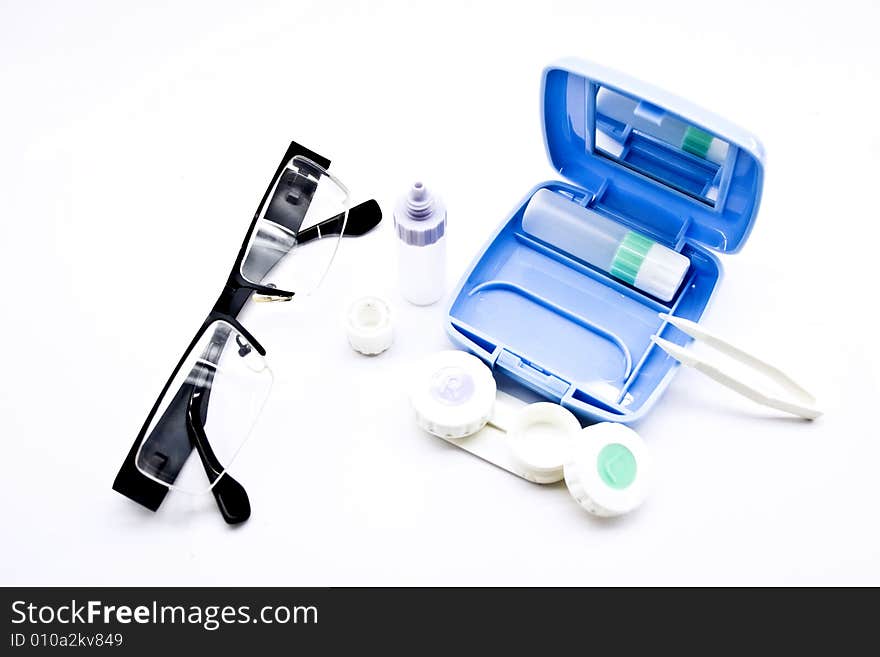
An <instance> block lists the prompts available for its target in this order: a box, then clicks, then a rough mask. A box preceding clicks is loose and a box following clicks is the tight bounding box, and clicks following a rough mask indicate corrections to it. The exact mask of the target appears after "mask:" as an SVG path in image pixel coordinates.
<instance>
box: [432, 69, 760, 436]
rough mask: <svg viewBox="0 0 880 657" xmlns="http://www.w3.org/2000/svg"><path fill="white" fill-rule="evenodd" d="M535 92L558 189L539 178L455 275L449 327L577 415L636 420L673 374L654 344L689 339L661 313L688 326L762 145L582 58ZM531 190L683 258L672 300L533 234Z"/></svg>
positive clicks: (727, 247)
mask: <svg viewBox="0 0 880 657" xmlns="http://www.w3.org/2000/svg"><path fill="white" fill-rule="evenodd" d="M541 98H542V110H541V116H542V121H543V124H544V138H545V144H546V147H547V152H548V155H549V157H550V161H551V162H552V164H553V166H554V167H555V168H556V169H557V170H558V171H559V172H560V173H561V174H562V175H563V176H564V177H565V178H566V179H567V181H568V182H565V181H559V180H557V181H548V182H544V183H540V184H538V185H537V186H535V187H534V188H533V189H532V190H531V191H529V192H528V193H527V194H526V195H525V197H523V198H522V199H521V200H520V201H519V203H518V204H517V205H516V206H515V208H514V209H513V210H512V212H511V213H510V214H509V216H508V217H507V219H506V220H504V221H503V222H502V223H501V225H500V226H499V227H498V229H497V230H496V232H495V233H494V234H493V235H492V236H491V237H490V238H489V241H488V242H487V244H486V246H485V247H484V248H483V250H482V251H481V252H480V253H479V254H478V255H477V257H476V258H475V259H474V262H473V263H472V265H471V267H470V269H469V270H468V271H467V272H466V273H465V275H464V276H463V277H462V279H461V281H460V283H459V285H458V289H457V290H456V292H455V294H454V296H453V301H452V304H451V306H450V309H449V321H448V323H447V327H446V328H447V331H448V333H449V335H450V337H451V338H452V340H453V342H455V343H457V344H458V345H459V346H461V347H462V348H464V349H467V350H468V351H470V352H472V353H474V354H476V355H477V356H479V357H480V358H482V359H483V360H484V361H485V362H486V363H487V364H489V365H490V366H491V367H492V368H493V369H494V370H495V371H496V372H500V373H504V374H506V375H509V376H510V377H512V378H513V379H514V380H515V381H517V382H519V383H521V384H524V385H525V386H527V387H529V388H531V389H533V390H535V391H536V392H538V393H539V394H541V395H543V396H544V397H546V398H548V399H551V400H554V401H557V402H559V403H561V404H562V405H563V406H564V407H566V408H568V409H569V410H571V411H573V412H574V413H575V414H576V415H578V416H579V417H581V418H582V419H587V420H600V421H615V422H633V421H636V420H637V419H639V418H640V417H642V416H643V415H644V414H645V413H646V412H647V411H648V410H649V409H650V408H651V406H652V405H653V404H654V402H656V400H657V399H658V398H659V396H660V394H661V393H662V391H663V390H664V389H665V387H666V386H667V385H668V383H669V382H670V381H671V379H672V376H673V375H674V374H675V372H676V371H677V369H678V363H677V361H675V359H673V358H671V357H670V356H668V355H667V354H666V353H665V352H664V351H662V350H661V349H659V348H658V347H656V346H655V345H654V344H653V342H652V340H651V338H652V336H654V335H659V336H661V337H663V338H665V339H667V340H670V341H672V342H674V343H676V344H681V345H684V344H686V343H687V342H689V341H690V338H689V337H688V336H687V335H685V334H684V333H682V332H681V331H679V330H678V329H676V328H674V327H673V326H671V325H669V324H667V323H665V322H664V321H663V320H661V319H660V317H659V313H668V314H671V315H674V316H677V317H683V318H686V319H690V320H693V321H698V320H699V319H700V317H701V316H702V314H703V312H704V311H705V309H706V307H707V305H708V303H709V301H710V299H711V297H712V295H713V294H714V292H715V289H716V287H717V285H718V283H719V281H720V279H721V265H720V263H719V262H718V259H717V258H716V257H715V255H714V254H713V253H712V252H711V251H710V250H708V248H711V249H716V250H719V251H725V252H735V251H737V250H738V249H740V248H741V247H742V245H743V243H744V242H745V240H746V238H747V237H748V234H749V232H750V230H751V228H752V224H753V223H754V220H755V216H756V214H757V211H758V205H759V203H760V197H761V188H762V183H763V170H764V167H763V150H762V148H761V146H760V144H759V143H758V141H757V140H756V139H755V138H754V137H752V136H750V135H749V134H748V133H746V132H744V131H743V130H741V129H739V128H737V127H736V126H733V125H732V124H730V123H728V122H726V121H724V120H723V119H721V118H718V117H716V116H714V115H712V114H710V113H708V112H706V111H704V110H701V109H699V108H697V107H695V106H693V105H691V104H690V103H688V102H686V101H684V100H681V99H679V98H676V97H674V96H672V95H670V94H667V93H665V92H663V91H661V90H659V89H656V88H654V87H652V86H650V85H646V84H644V83H641V82H638V81H636V80H633V79H631V78H629V77H627V76H624V75H622V74H619V73H616V72H613V71H610V70H608V69H605V68H602V67H600V66H597V65H595V64H591V63H588V62H584V61H580V60H563V61H562V62H560V63H558V64H556V65H554V66H551V67H549V68H547V69H546V70H545V71H544V75H543V80H542V87H541ZM541 189H548V190H551V191H552V192H556V193H559V194H561V195H563V196H565V197H567V198H568V199H570V200H571V201H573V202H575V203H578V204H580V205H582V206H589V207H590V208H592V209H593V210H594V211H596V212H598V213H600V214H602V215H603V216H605V217H606V218H610V219H611V220H613V221H614V222H617V223H619V224H621V225H623V226H626V227H628V228H630V229H633V230H636V231H637V232H640V233H642V234H644V235H645V236H648V237H650V238H651V239H653V240H655V241H657V242H659V243H661V244H663V245H665V246H667V247H669V248H671V249H674V250H676V251H678V252H680V253H681V254H682V255H684V256H686V257H687V258H688V259H689V261H690V266H689V269H688V271H687V273H686V276H685V278H684V280H683V282H682V283H681V285H680V287H679V288H678V291H677V293H676V294H675V295H674V297H673V298H671V299H670V300H669V301H663V300H661V299H658V298H655V297H652V296H651V295H649V294H646V293H645V292H643V291H641V290H639V289H637V288H636V287H634V286H633V285H630V284H628V283H626V282H623V281H621V280H620V279H617V278H615V277H614V276H612V275H609V274H608V273H607V272H606V271H603V270H601V269H599V268H597V267H595V266H593V265H591V263H589V262H586V261H584V260H582V259H579V258H578V257H577V256H574V255H572V254H571V253H570V252H569V251H567V250H566V248H565V247H566V246H570V245H571V243H570V242H568V241H567V240H566V238H565V236H564V235H563V236H561V239H560V240H555V241H550V242H548V241H545V240H543V239H542V238H541V237H540V236H536V235H535V234H533V233H531V232H530V231H529V230H528V228H527V226H525V225H524V223H523V217H524V214H525V210H526V208H527V206H528V205H529V203H530V201H531V200H532V197H533V196H534V195H535V193H536V192H537V191H538V190H541ZM707 247H708V248H707Z"/></svg>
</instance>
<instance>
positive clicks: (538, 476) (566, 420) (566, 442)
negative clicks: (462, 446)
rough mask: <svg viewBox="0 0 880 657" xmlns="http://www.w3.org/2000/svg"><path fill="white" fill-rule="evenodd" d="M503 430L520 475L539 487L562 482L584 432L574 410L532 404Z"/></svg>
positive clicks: (515, 415) (523, 409) (514, 416)
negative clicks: (579, 437) (572, 451)
mask: <svg viewBox="0 0 880 657" xmlns="http://www.w3.org/2000/svg"><path fill="white" fill-rule="evenodd" d="M493 423H494V420H493ZM504 428H505V429H506V430H507V443H508V445H509V447H510V453H511V456H512V458H513V461H514V463H515V465H516V468H517V471H518V472H517V474H519V475H520V476H522V477H525V478H526V479H528V480H529V481H533V482H535V483H536V484H552V483H554V482H557V481H562V477H563V472H562V469H563V466H564V465H565V462H566V460H567V459H568V455H569V452H570V450H571V447H572V442H573V440H574V439H575V438H576V437H577V436H578V435H579V432H580V430H581V424H580V422H578V420H577V418H576V417H575V416H574V415H573V414H572V413H571V411H568V410H566V409H564V408H563V407H562V406H560V405H559V404H551V403H550V402H537V403H534V404H529V405H527V406H524V407H523V408H521V409H520V410H519V411H518V412H517V413H516V414H514V415H513V416H512V417H511V419H510V422H509V423H508V424H507V426H506V427H504Z"/></svg>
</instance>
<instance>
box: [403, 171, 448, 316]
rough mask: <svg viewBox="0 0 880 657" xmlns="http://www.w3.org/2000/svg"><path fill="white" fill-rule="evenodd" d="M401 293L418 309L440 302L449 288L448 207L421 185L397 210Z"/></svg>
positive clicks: (414, 186) (419, 184) (417, 185)
mask: <svg viewBox="0 0 880 657" xmlns="http://www.w3.org/2000/svg"><path fill="white" fill-rule="evenodd" d="M394 228H395V231H396V232H397V261H398V263H397V264H398V276H399V280H400V293H401V294H402V295H403V298H404V299H406V300H407V301H409V302H410V303H413V304H415V305H417V306H428V305H430V304H432V303H434V302H436V301H439V300H440V299H441V297H442V296H443V292H444V288H445V284H446V207H445V206H444V205H443V202H442V201H441V200H440V199H439V198H438V197H436V196H433V195H432V194H431V192H430V191H429V190H428V188H427V187H426V186H425V185H424V184H422V183H421V182H417V183H415V184H414V185H413V186H412V188H411V189H410V190H409V192H408V193H407V194H406V195H405V196H403V197H402V198H401V199H400V200H399V201H398V203H397V206H396V207H395V208H394Z"/></svg>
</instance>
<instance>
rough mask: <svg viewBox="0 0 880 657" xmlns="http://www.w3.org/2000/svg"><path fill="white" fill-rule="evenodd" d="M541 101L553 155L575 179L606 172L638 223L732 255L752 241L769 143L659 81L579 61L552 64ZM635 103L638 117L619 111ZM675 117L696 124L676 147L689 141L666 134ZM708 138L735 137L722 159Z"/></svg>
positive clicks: (583, 181)
mask: <svg viewBox="0 0 880 657" xmlns="http://www.w3.org/2000/svg"><path fill="white" fill-rule="evenodd" d="M614 96H617V97H616V98H614ZM603 97H611V98H610V100H611V101H614V100H617V101H618V102H617V103H616V105H617V107H613V106H614V105H615V103H614V102H610V103H607V104H609V105H610V106H612V107H613V109H616V110H617V114H618V116H609V115H608V114H606V113H603V112H602V111H601V107H600V106H601V102H598V101H601V100H602V99H603ZM541 99H542V107H541V116H542V119H543V126H544V143H545V145H546V147H547V153H548V155H549V157H550V162H551V163H552V164H553V166H554V167H555V168H556V170H557V171H559V172H560V173H561V174H562V175H563V176H565V177H566V178H567V179H568V180H571V181H572V182H574V183H576V184H578V185H580V186H587V187H588V186H589V185H588V184H587V183H588V182H589V181H591V180H595V179H596V178H597V177H598V178H603V179H606V180H609V181H612V182H613V184H614V187H615V188H616V189H617V190H618V192H619V195H620V196H627V197H629V200H628V201H625V202H631V203H638V205H639V206H640V208H641V212H637V213H633V214H630V215H629V216H627V219H628V221H629V222H630V223H632V224H633V225H635V226H640V227H642V228H644V229H646V230H645V232H647V233H649V234H651V235H654V236H657V237H660V238H661V239H662V240H663V241H664V242H667V243H672V244H680V242H681V241H682V240H685V241H689V242H695V243H700V244H705V245H706V246H709V247H711V248H713V249H717V250H719V251H723V252H731V253H732V252H736V251H739V250H740V249H741V248H742V246H743V244H744V243H745V241H746V238H747V237H748V236H749V233H750V232H751V229H752V225H753V224H754V222H755V217H756V216H757V213H758V206H759V204H760V200H761V190H762V187H763V182H764V149H763V147H762V146H761V144H760V142H759V141H758V140H757V139H756V138H755V137H754V136H752V135H751V134H749V133H748V132H746V131H745V130H743V129H742V128H739V127H738V126H736V125H734V124H732V123H730V122H729V121H726V120H725V119H723V118H721V117H719V116H716V115H714V114H712V113H711V112H708V111H706V110H704V109H701V108H700V107H697V106H696V105H694V104H692V103H690V102H688V101H686V100H684V99H682V98H678V97H677V96H674V95H672V94H669V93H667V92H665V91H663V90H661V89H658V88H656V87H654V86H653V85H650V84H646V83H644V82H641V81H639V80H636V79H634V78H631V77H629V76H627V75H624V74H622V73H619V72H617V71H613V70H611V69H607V68H605V67H603V66H599V65H597V64H594V63H591V62H587V61H584V60H579V59H565V60H561V61H560V62H557V63H556V64H554V65H552V66H550V67H548V68H547V69H545V70H544V75H543V81H542V85H541ZM627 101H629V103H627ZM628 104H629V105H630V106H633V109H632V113H631V117H632V118H631V119H630V121H629V122H626V123H624V121H622V120H620V116H619V113H620V112H623V111H625V110H626V109H627V105H628ZM612 114H613V112H612ZM675 123H680V124H681V125H686V126H687V128H689V129H686V130H685V135H684V143H683V144H675V146H680V147H681V148H668V147H667V144H664V143H663V141H665V140H663V139H657V137H656V135H658V134H660V135H664V133H665V134H666V135H668V134H669V127H668V126H669V124H675ZM633 124H635V126H634V125H633ZM664 124H665V125H664ZM600 127H604V130H603V129H599V128H600ZM639 127H643V128H644V130H638V128H639ZM651 132H653V133H654V134H653V135H652V134H650V133H651ZM673 134H674V130H673ZM597 136H598V137H599V138H598V139H597V138H596V137H597ZM713 137H714V139H713ZM708 140H712V141H714V142H715V145H718V144H719V142H720V143H722V144H726V148H722V149H721V150H722V151H723V152H721V153H717V152H716V153H713V154H714V155H719V154H720V155H721V157H720V158H719V157H716V158H715V159H716V160H720V162H717V163H716V162H712V161H711V160H710V159H707V158H706V157H700V155H701V154H704V153H705V150H706V149H707V146H706V142H707V141H708ZM603 142H604V143H603ZM607 144H610V148H605V149H603V148H602V146H604V145H607ZM712 148H713V146H711V145H710V146H708V149H709V150H711V149H712ZM615 149H621V150H622V152H620V153H619V155H618V159H615V158H613V157H609V156H608V154H609V153H617V151H616V150H615ZM682 149H683V152H682ZM715 150H716V151H718V150H719V149H718V148H715ZM716 178H717V179H716ZM701 184H704V187H705V186H708V187H710V188H711V189H713V190H714V192H713V194H711V195H710V196H712V195H714V199H712V200H709V201H708V202H707V199H706V197H702V198H700V197H701V194H700V192H699V191H698V188H699V186H700V185H701ZM650 206H653V207H650Z"/></svg>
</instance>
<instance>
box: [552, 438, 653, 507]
mask: <svg viewBox="0 0 880 657" xmlns="http://www.w3.org/2000/svg"><path fill="white" fill-rule="evenodd" d="M564 471H565V484H566V486H568V492H569V493H571V496H572V497H573V498H574V499H575V501H577V503H578V504H580V505H581V506H582V507H583V508H584V509H586V510H587V511H589V512H590V513H592V514H595V515H597V516H602V517H611V516H619V515H623V514H624V513H629V512H630V511H632V510H633V509H636V508H637V507H638V506H639V505H640V504H641V503H642V502H644V500H645V498H646V497H647V493H648V489H649V484H650V479H651V458H650V454H649V453H648V450H647V447H646V445H645V443H644V441H642V439H641V437H640V436H639V434H637V433H636V432H635V431H633V430H632V429H630V428H629V427H626V426H624V425H622V424H615V423H612V422H602V423H600V424H594V425H593V426H590V427H587V428H586V429H584V430H583V431H581V433H580V435H579V436H578V437H577V438H576V439H575V440H574V443H573V446H572V450H571V453H570V455H569V460H568V461H567V462H566V464H565V468H564Z"/></svg>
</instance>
